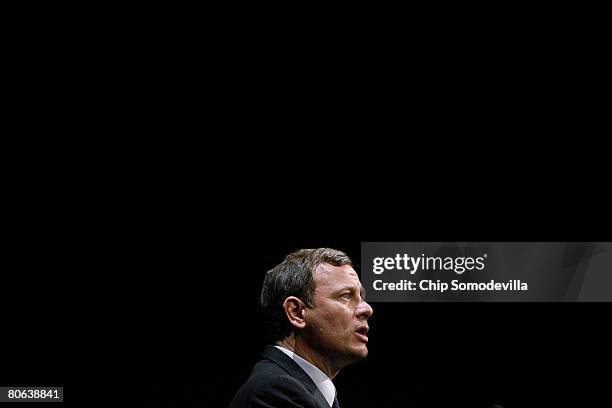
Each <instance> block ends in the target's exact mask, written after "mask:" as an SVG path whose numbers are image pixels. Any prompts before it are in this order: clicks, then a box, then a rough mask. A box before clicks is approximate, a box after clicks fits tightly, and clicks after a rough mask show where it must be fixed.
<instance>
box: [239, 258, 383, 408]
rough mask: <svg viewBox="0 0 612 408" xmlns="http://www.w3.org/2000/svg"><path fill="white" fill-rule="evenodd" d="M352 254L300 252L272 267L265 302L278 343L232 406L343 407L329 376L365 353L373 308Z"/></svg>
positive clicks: (270, 348)
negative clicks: (367, 299)
mask: <svg viewBox="0 0 612 408" xmlns="http://www.w3.org/2000/svg"><path fill="white" fill-rule="evenodd" d="M364 296H365V295H364V289H363V287H362V286H361V283H360V281H359V277H358V276H357V273H356V272H355V270H354V269H353V265H352V262H351V260H350V259H349V257H348V256H347V255H346V254H344V253H343V252H340V251H337V250H334V249H330V248H319V249H302V250H299V251H297V252H294V253H292V254H289V255H287V257H286V258H285V260H284V261H283V262H282V263H281V264H279V265H277V266H276V267H274V268H273V269H271V270H270V271H268V273H267V274H266V277H265V279H264V284H263V288H262V290H261V299H260V300H261V306H262V308H263V313H264V317H265V320H266V323H267V324H268V326H269V328H270V329H271V334H272V339H273V343H274V345H270V346H267V347H266V349H265V350H264V353H263V356H262V360H261V361H259V362H258V363H257V364H256V365H255V367H254V368H253V372H252V373H251V376H250V377H249V379H248V380H247V382H246V383H245V384H244V385H243V386H242V388H240V390H239V391H238V393H237V394H236V396H235V397H234V399H233V401H232V403H231V405H230V408H243V407H267V408H271V407H276V408H290V407H303V408H330V407H334V408H338V407H339V402H338V398H337V396H336V388H335V386H334V384H333V383H332V381H331V380H333V378H334V377H335V376H336V375H337V374H338V372H339V371H340V369H341V368H342V367H344V366H346V365H348V364H351V363H353V362H356V361H359V360H361V359H363V358H364V357H365V356H366V355H367V354H368V348H367V343H368V337H367V334H368V323H367V320H368V319H369V318H370V316H371V315H372V313H373V311H372V308H371V307H370V305H368V304H367V303H366V302H365V300H364Z"/></svg>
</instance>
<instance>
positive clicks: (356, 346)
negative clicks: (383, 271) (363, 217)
mask: <svg viewBox="0 0 612 408" xmlns="http://www.w3.org/2000/svg"><path fill="white" fill-rule="evenodd" d="M314 281H315V294H314V303H315V306H314V307H313V308H306V309H305V310H304V321H305V323H306V324H305V328H304V330H303V331H302V336H303V337H304V339H305V340H307V342H308V344H309V346H310V347H312V348H313V349H314V350H316V351H317V352H318V353H320V354H323V355H326V356H328V357H330V358H333V360H334V361H335V362H336V364H337V365H338V366H340V367H342V366H345V365H347V364H350V363H353V362H355V361H358V360H361V359H362V358H364V357H365V356H367V354H368V348H367V343H368V337H367V335H368V330H369V327H368V323H367V320H368V319H369V318H370V316H371V315H372V313H373V311H372V308H371V307H370V305H369V304H367V303H366V302H365V300H364V299H363V294H364V291H363V287H362V286H361V282H360V281H359V277H358V276H357V273H356V272H355V270H354V269H353V268H352V267H351V266H350V265H343V266H333V265H330V264H327V263H324V264H321V265H319V266H318V267H317V269H316V270H315V273H314Z"/></svg>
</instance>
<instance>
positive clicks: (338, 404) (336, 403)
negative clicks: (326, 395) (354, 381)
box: [332, 396, 340, 408]
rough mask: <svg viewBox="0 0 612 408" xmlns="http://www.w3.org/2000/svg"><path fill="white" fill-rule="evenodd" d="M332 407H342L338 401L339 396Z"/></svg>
mask: <svg viewBox="0 0 612 408" xmlns="http://www.w3.org/2000/svg"><path fill="white" fill-rule="evenodd" d="M332 408H340V403H339V402H338V396H336V398H334V405H332Z"/></svg>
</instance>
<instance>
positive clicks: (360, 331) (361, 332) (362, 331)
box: [355, 325, 370, 343]
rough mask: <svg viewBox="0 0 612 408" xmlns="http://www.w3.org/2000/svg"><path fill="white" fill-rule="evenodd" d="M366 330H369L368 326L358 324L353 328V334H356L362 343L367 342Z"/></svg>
mask: <svg viewBox="0 0 612 408" xmlns="http://www.w3.org/2000/svg"><path fill="white" fill-rule="evenodd" d="M368 330H370V328H369V327H368V326H367V325H362V326H359V327H357V328H356V329H355V335H356V336H357V338H358V339H359V340H361V341H363V342H364V343H367V342H368Z"/></svg>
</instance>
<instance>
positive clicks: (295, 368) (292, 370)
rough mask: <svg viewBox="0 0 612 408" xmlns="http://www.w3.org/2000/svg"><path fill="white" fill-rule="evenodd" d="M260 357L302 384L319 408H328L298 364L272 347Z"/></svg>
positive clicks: (265, 350) (267, 347)
mask: <svg viewBox="0 0 612 408" xmlns="http://www.w3.org/2000/svg"><path fill="white" fill-rule="evenodd" d="M262 357H263V358H265V359H268V360H270V361H272V362H274V363H276V364H277V365H279V366H280V367H281V368H282V369H283V370H285V371H286V372H287V373H289V375H291V376H292V377H293V378H295V379H296V380H298V381H299V382H301V383H302V384H304V387H306V389H307V390H308V391H310V393H311V394H312V395H313V397H314V399H315V400H316V401H317V405H318V406H319V408H330V406H329V404H328V403H327V400H326V399H325V397H324V396H323V394H322V393H321V391H320V390H319V388H318V387H317V385H316V384H315V383H314V381H312V378H310V376H309V375H308V374H306V372H305V371H304V370H302V367H300V366H299V365H298V363H296V362H295V361H293V360H292V359H291V358H290V357H289V356H288V355H286V354H285V353H283V352H282V351H280V350H279V349H277V348H276V347H274V346H266V348H265V349H264V352H263V355H262Z"/></svg>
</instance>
